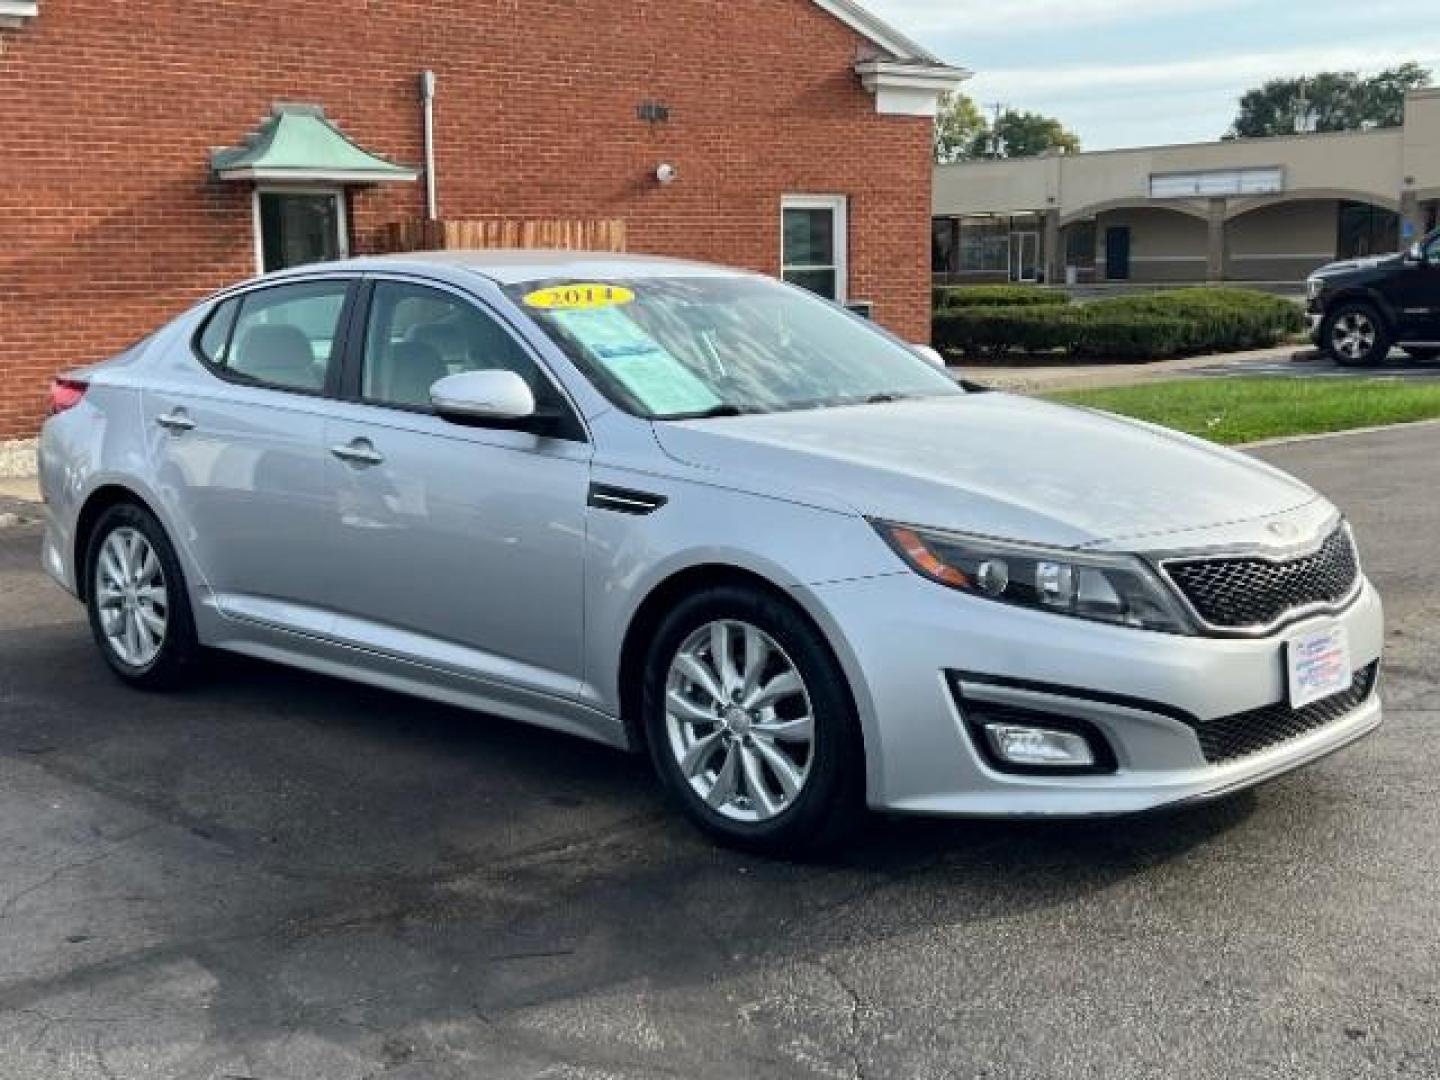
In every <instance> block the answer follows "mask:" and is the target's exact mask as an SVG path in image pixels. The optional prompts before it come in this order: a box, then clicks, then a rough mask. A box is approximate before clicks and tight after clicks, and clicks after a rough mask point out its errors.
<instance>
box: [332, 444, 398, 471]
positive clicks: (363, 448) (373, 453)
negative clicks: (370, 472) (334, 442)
mask: <svg viewBox="0 0 1440 1080" xmlns="http://www.w3.org/2000/svg"><path fill="white" fill-rule="evenodd" d="M330 453H332V454H334V455H335V456H336V457H337V458H339V459H340V460H341V461H344V462H347V463H348V464H351V465H380V464H383V463H384V461H385V456H384V455H383V454H381V453H380V451H378V450H376V449H375V447H373V446H372V445H370V440H369V439H354V440H352V441H351V442H348V443H345V444H344V445H343V446H332V447H331V448H330Z"/></svg>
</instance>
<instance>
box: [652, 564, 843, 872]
mask: <svg viewBox="0 0 1440 1080" xmlns="http://www.w3.org/2000/svg"><path fill="white" fill-rule="evenodd" d="M717 620H733V621H739V622H744V623H748V624H750V625H752V626H754V627H755V628H757V629H759V630H760V631H762V632H763V633H764V634H765V635H767V636H768V637H769V638H770V639H772V641H773V643H774V644H775V645H778V646H779V648H780V649H781V650H782V651H783V653H784V658H785V659H786V660H788V661H789V662H790V663H791V664H793V666H794V668H795V669H796V671H797V672H798V674H799V675H800V678H801V679H802V680H803V683H804V687H805V692H806V693H807V694H808V696H809V704H810V710H811V715H812V718H813V725H812V727H813V735H812V741H811V744H810V749H809V754H810V758H809V762H810V763H809V772H808V775H807V776H806V779H805V782H804V785H803V787H802V788H801V789H800V791H799V794H798V795H796V796H794V798H793V801H792V802H791V803H790V805H789V806H786V807H785V808H784V809H783V810H781V811H780V812H779V814H778V816H775V817H773V818H770V819H769V820H767V821H761V822H743V821H735V820H732V819H731V818H727V817H725V816H723V815H722V814H721V813H720V812H718V811H717V810H714V809H712V808H711V807H710V806H708V805H707V804H706V803H705V801H704V800H703V799H702V798H701V797H700V795H699V794H698V793H697V792H696V790H695V789H694V788H693V787H692V786H691V784H690V783H689V781H687V780H686V778H685V777H684V775H683V774H682V771H681V767H680V762H679V761H678V760H677V757H676V754H675V752H674V750H673V749H672V744H671V741H670V733H669V731H668V729H667V720H666V707H665V700H666V689H667V680H668V679H669V673H670V667H671V664H672V662H673V661H674V660H675V658H676V656H677V654H678V652H679V650H680V649H681V646H682V645H683V644H684V643H685V642H686V640H687V639H689V638H691V637H692V635H694V634H695V633H696V631H698V630H701V629H702V628H704V627H705V626H707V625H708V624H711V623H713V622H716V621H717ZM642 708H643V710H644V723H645V732H646V741H647V743H648V745H649V750H650V757H651V760H652V762H653V763H654V766H655V770H656V772H658V773H659V775H660V778H661V781H662V783H663V784H664V786H665V789H666V791H667V792H668V793H669V795H670V797H671V798H672V800H673V801H674V802H676V803H677V804H678V805H679V807H680V809H681V810H682V812H683V813H684V814H685V815H686V816H687V817H688V818H689V819H690V820H691V821H692V822H694V824H695V825H697V826H698V827H699V828H700V829H701V830H702V831H703V832H705V833H706V834H708V835H709V836H711V837H712V838H714V839H715V840H717V841H719V842H720V843H722V844H725V845H728V846H731V847H738V848H741V849H744V850H748V851H756V852H760V853H763V854H767V855H778V856H800V855H806V854H815V853H819V852H822V851H826V850H830V849H832V848H833V847H834V846H835V845H837V844H839V843H840V842H842V841H844V840H846V839H847V838H849V837H850V836H852V835H853V834H854V831H855V829H856V827H857V826H858V825H859V824H860V822H861V820H862V819H863V817H864V813H865V767H864V743H863V738H862V736H861V733H860V722H859V718H858V716H857V713H856V709H855V703H854V699H853V698H852V696H851V693H850V687H849V683H848V682H847V680H846V678H845V674H844V671H843V670H842V669H841V667H840V663H839V661H837V660H836V659H835V656H834V654H833V653H832V652H831V651H830V647H829V645H828V644H827V643H826V641H825V639H824V637H823V636H822V635H821V634H820V632H819V631H818V630H817V629H816V628H815V627H814V626H813V625H812V624H811V623H810V621H809V620H808V619H807V618H805V616H804V615H803V614H802V613H800V612H799V611H798V610H796V609H795V608H794V607H792V606H791V605H790V604H788V603H786V602H784V601H783V600H781V599H778V598H776V597H774V596H772V595H770V594H768V593H766V592H764V591H763V590H760V589H756V588H748V587H745V586H743V585H719V586H714V587H711V588H707V589H704V590H702V591H700V592H697V593H694V594H692V595H690V596H688V597H686V598H685V599H683V600H682V601H680V602H679V603H678V604H677V605H676V606H675V607H674V608H673V609H672V610H671V611H670V613H669V614H668V615H666V617H665V618H664V619H663V620H662V621H661V623H660V625H659V627H658V628H657V630H656V634H655V637H654V639H653V640H652V642H651V644H650V648H649V651H648V654H647V657H646V662H645V671H644V683H643V689H642Z"/></svg>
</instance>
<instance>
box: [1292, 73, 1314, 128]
mask: <svg viewBox="0 0 1440 1080" xmlns="http://www.w3.org/2000/svg"><path fill="white" fill-rule="evenodd" d="M1316 127H1317V124H1316V122H1315V117H1314V116H1312V115H1311V110H1310V95H1309V85H1308V83H1307V81H1306V80H1305V79H1303V78H1302V79H1301V80H1300V93H1299V94H1298V95H1297V96H1296V98H1295V134H1296V135H1307V134H1309V133H1310V132H1312V131H1314V130H1315V128H1316Z"/></svg>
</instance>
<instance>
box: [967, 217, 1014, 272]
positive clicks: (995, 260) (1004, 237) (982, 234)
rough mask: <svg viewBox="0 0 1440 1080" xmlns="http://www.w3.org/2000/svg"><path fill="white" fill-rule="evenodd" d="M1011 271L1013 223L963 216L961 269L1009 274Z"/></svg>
mask: <svg viewBox="0 0 1440 1080" xmlns="http://www.w3.org/2000/svg"><path fill="white" fill-rule="evenodd" d="M1009 270H1010V222H1009V221H1008V220H1006V219H1004V218H961V219H960V272H961V273H962V274H1005V273H1008V272H1009Z"/></svg>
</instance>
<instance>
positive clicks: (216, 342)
mask: <svg viewBox="0 0 1440 1080" xmlns="http://www.w3.org/2000/svg"><path fill="white" fill-rule="evenodd" d="M239 310H240V299H239V297H232V298H231V299H229V300H226V301H225V302H224V303H222V304H220V305H219V306H217V307H216V308H215V310H214V311H212V312H211V313H210V318H209V320H208V321H207V322H206V323H205V329H203V330H201V331H200V336H199V337H198V338H197V339H196V341H195V347H196V348H197V349H199V350H200V355H201V356H203V357H204V358H205V360H206V361H207V362H209V363H211V364H214V365H215V366H216V367H220V366H223V365H224V363H225V354H226V351H227V350H228V349H229V348H230V331H231V330H233V329H234V328H235V313H236V312H238V311H239Z"/></svg>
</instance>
